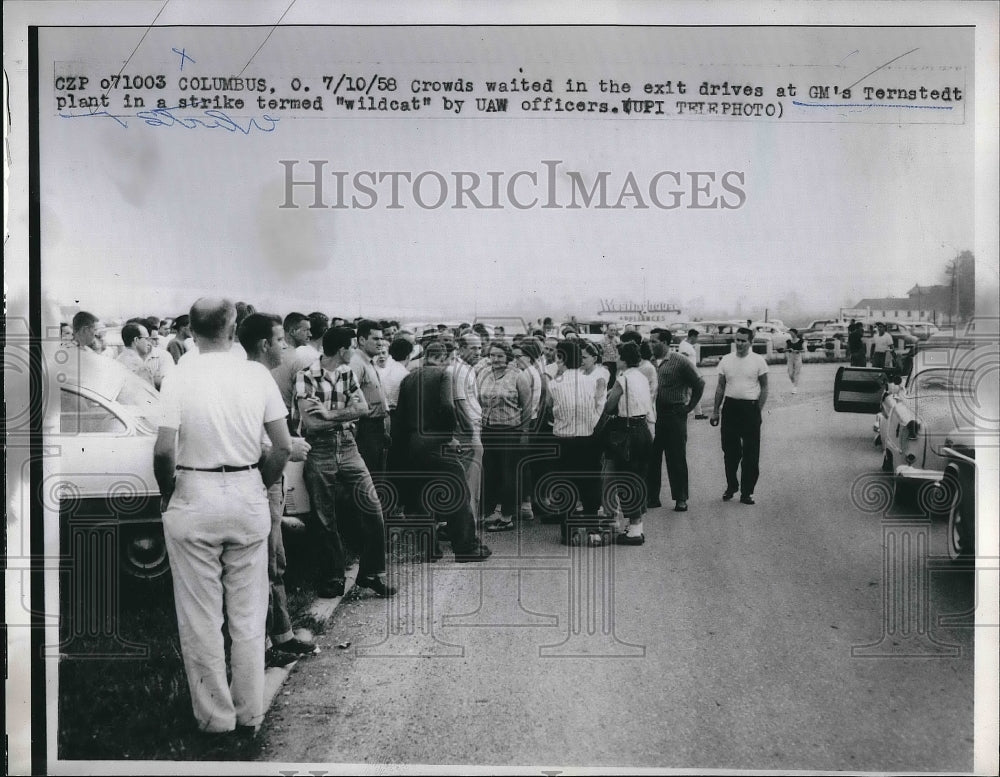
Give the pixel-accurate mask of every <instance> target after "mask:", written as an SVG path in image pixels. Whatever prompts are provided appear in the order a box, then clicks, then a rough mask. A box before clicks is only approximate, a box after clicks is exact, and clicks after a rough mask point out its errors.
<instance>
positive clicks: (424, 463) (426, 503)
mask: <svg viewBox="0 0 1000 777" xmlns="http://www.w3.org/2000/svg"><path fill="white" fill-rule="evenodd" d="M446 442H447V439H441V440H439V441H431V440H426V439H411V441H410V445H409V446H408V449H407V451H408V459H409V461H408V462H407V464H408V466H409V468H410V470H409V472H408V473H407V474H408V477H407V478H406V479H405V481H401V482H404V483H405V486H404V488H403V493H404V500H405V502H406V517H407V519H414V518H416V519H420V518H430V517H433V518H434V519H435V521H436V522H438V523H442V522H443V523H447V524H448V541H449V542H450V543H451V547H452V550H454V551H455V553H458V554H461V553H463V552H465V551H467V550H469V549H470V548H472V547H474V546H475V538H476V525H475V522H474V519H473V517H472V505H471V502H470V497H469V484H468V480H467V478H466V471H465V468H464V467H463V466H462V460H461V457H460V456H459V455H458V454H456V453H451V452H450V451H449V450H448V449H447V448H446V447H444V445H445V443H446Z"/></svg>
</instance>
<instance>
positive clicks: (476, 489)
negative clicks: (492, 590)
mask: <svg viewBox="0 0 1000 777" xmlns="http://www.w3.org/2000/svg"><path fill="white" fill-rule="evenodd" d="M545 323H549V322H548V321H546V322H545ZM100 328H101V327H100V322H99V320H98V319H97V317H96V316H94V315H92V314H90V313H86V312H81V313H78V314H77V315H76V316H75V317H74V318H73V321H72V324H71V326H70V327H69V328H68V330H71V331H66V332H64V337H65V338H66V339H67V340H69V341H71V342H72V343H73V344H75V345H77V346H79V347H83V348H91V349H93V350H96V351H100V350H101V346H100V344H99V343H98V342H97V341H98V340H99V338H98V337H97V336H96V333H97V332H98V331H99V330H100ZM154 333H155V334H154ZM697 336H698V332H697V331H696V330H691V331H690V332H689V333H688V336H687V338H686V339H685V340H684V341H682V342H681V343H679V344H678V348H676V349H674V348H672V347H671V346H672V339H673V337H672V335H671V333H670V332H669V331H668V330H666V329H653V330H652V332H651V333H650V336H649V337H648V339H644V338H643V336H642V335H641V334H640V333H639V332H637V331H635V330H634V329H631V328H629V327H626V328H625V331H622V332H621V333H619V332H618V331H617V327H616V326H614V325H609V326H608V328H607V331H606V332H605V334H604V337H603V339H602V340H601V341H600V342H592V341H590V340H588V339H585V338H583V337H580V336H579V335H578V334H577V332H575V331H574V330H573V328H572V327H565V328H564V329H563V330H562V331H560V332H558V333H557V332H556V331H555V330H554V328H552V327H548V326H545V325H544V324H543V326H541V327H539V328H538V329H535V330H532V331H529V332H524V333H517V334H514V335H513V336H508V335H507V334H506V333H505V332H504V331H503V330H502V329H501V328H499V327H498V328H497V329H496V330H493V331H492V332H491V331H490V329H489V328H487V327H486V326H484V325H482V324H475V325H472V324H462V325H460V326H458V327H455V328H452V327H450V326H445V325H438V326H433V327H428V328H426V329H424V330H423V331H421V332H414V331H409V330H407V329H404V328H401V327H400V325H399V323H398V322H396V321H390V320H372V319H366V318H360V319H354V320H351V321H348V320H347V319H344V318H338V317H333V318H332V319H331V317H328V316H326V315H325V314H323V313H320V312H314V313H310V314H308V315H306V314H303V313H299V312H292V313H288V314H287V315H285V316H284V317H283V318H282V317H278V316H275V315H270V314H263V313H258V312H256V311H255V310H254V308H253V306H252V305H247V304H245V303H237V304H233V303H231V302H230V301H228V300H225V299H219V298H202V299H199V300H198V301H197V302H195V303H194V305H193V306H192V307H191V309H190V311H189V313H187V314H185V315H180V316H177V317H176V318H175V319H173V320H161V319H157V318H155V317H149V318H141V317H140V318H135V319H130V320H129V321H128V322H126V324H125V325H124V326H123V328H122V330H121V339H122V346H123V347H122V351H121V353H120V354H118V355H117V357H116V358H117V360H118V361H120V362H121V363H122V365H123V366H124V367H125V368H126V369H128V370H130V371H132V372H133V373H135V374H136V375H138V376H139V377H141V378H142V379H143V380H147V381H148V382H149V383H151V384H152V385H153V386H155V387H156V388H157V389H158V390H160V393H161V405H162V415H161V419H160V422H159V434H158V437H157V441H156V446H155V451H154V470H155V473H156V478H157V483H158V485H159V488H160V493H161V499H162V503H161V508H162V513H163V526H164V534H165V538H166V541H167V548H168V553H169V557H170V563H171V569H172V571H173V586H174V594H175V601H176V609H177V618H178V625H179V629H180V637H181V645H182V650H183V655H184V663H185V669H186V672H187V676H188V682H189V686H190V688H191V695H192V702H193V707H194V713H195V717H196V719H197V721H198V724H199V726H200V727H201V729H202V730H204V731H207V732H228V731H232V730H240V729H246V730H251V731H252V730H253V729H254V727H256V726H257V725H259V723H260V721H261V719H262V716H263V708H262V704H263V700H262V688H263V672H264V669H265V666H267V665H272V666H273V665H283V664H287V663H289V662H291V661H293V660H295V659H296V658H299V657H301V656H303V655H308V654H311V653H313V652H315V650H316V646H315V644H314V643H313V642H312V641H310V640H305V639H301V638H299V637H296V636H295V633H294V631H293V628H292V622H291V618H290V614H289V612H288V605H287V599H286V595H285V591H284V573H285V566H286V559H285V553H284V548H283V545H282V534H281V517H282V514H283V512H284V487H283V472H284V468H285V465H286V463H287V462H288V461H289V460H291V461H299V462H303V467H304V480H305V485H306V489H307V492H308V495H309V499H310V503H311V510H310V512H309V513H308V514H307V515H306V516H305V519H306V526H307V531H308V532H309V533H310V535H311V538H312V542H310V546H311V547H312V548H313V549H314V550H315V553H316V560H315V569H314V570H312V571H313V574H314V577H315V581H316V590H317V594H318V595H319V596H320V597H325V598H330V597H338V596H342V595H343V594H344V592H345V586H346V582H347V580H346V565H347V552H346V550H345V542H344V536H343V535H344V533H345V532H344V530H345V528H349V529H350V530H351V533H352V535H353V537H354V539H355V543H354V544H356V545H357V546H358V547H357V548H356V550H357V551H358V555H359V562H358V576H357V579H356V584H357V585H358V586H359V587H361V588H364V589H367V590H369V591H371V592H372V593H374V594H375V595H376V596H380V597H391V596H393V595H394V594H395V593H396V590H395V588H394V587H393V586H392V585H391V583H390V581H389V580H387V578H386V556H387V547H386V544H387V533H386V522H387V520H391V521H392V522H396V521H405V522H422V524H423V525H427V526H428V527H430V529H429V537H430V542H429V547H428V558H427V560H428V561H435V560H437V559H439V558H442V557H443V551H442V543H443V542H447V543H448V544H449V545H450V546H451V551H452V553H453V554H454V559H455V561H456V562H459V563H469V562H483V561H486V560H487V559H488V558H489V557H490V555H491V551H490V549H489V547H488V546H487V545H486V544H485V543H484V542H483V541H482V538H483V536H484V533H497V532H506V531H512V530H516V529H517V527H518V525H519V524H520V523H525V522H531V521H534V520H535V519H536V518H537V519H538V520H539V521H542V522H550V523H562V524H564V525H565V524H566V523H567V521H571V520H574V518H575V517H580V516H583V517H585V518H593V519H594V521H595V522H596V521H598V520H599V519H603V520H605V521H611V522H614V523H615V524H616V526H617V530H616V531H615V532H614V534H613V535H612V538H611V541H613V542H615V543H616V544H619V545H623V546H641V545H643V544H644V542H645V528H644V525H643V518H644V515H645V514H646V512H647V510H649V509H651V508H658V507H661V506H662V505H661V502H660V492H661V473H662V468H663V463H664V461H665V463H666V471H667V479H668V482H669V487H670V493H671V497H672V499H673V501H674V510H676V511H678V512H684V511H686V510H687V509H688V500H689V492H688V468H687V452H686V447H687V424H688V418H689V417H690V416H692V415H693V416H694V418H695V419H696V420H701V419H705V418H709V419H710V423H711V424H712V425H713V426H716V425H719V424H720V423H721V426H722V429H721V443H722V448H723V457H724V469H725V477H726V489H725V492H724V494H723V497H722V498H723V499H725V500H729V499H731V498H732V497H733V496H734V495H735V494H736V493H737V492H739V493H740V501H741V502H743V503H744V504H751V505H752V504H754V499H753V493H754V487H755V485H756V481H757V477H758V458H759V452H760V426H761V411H762V409H763V407H764V404H765V403H766V401H767V393H768V385H767V364H766V362H765V360H764V359H763V358H762V357H761V356H759V355H758V354H755V353H753V352H752V350H751V342H752V339H753V332H752V330H750V329H746V328H741V329H740V330H739V332H738V333H737V335H736V338H735V340H736V342H735V351H734V353H731V354H729V355H727V356H725V357H723V358H722V360H721V362H720V364H719V382H718V388H717V390H716V393H715V396H714V398H713V400H712V401H711V405H712V409H711V411H710V413H706V412H705V409H704V407H703V393H704V388H705V381H704V379H703V378H702V377H701V375H700V374H699V370H698V366H697V363H696V356H694V348H693V344H694V343H695V342H696V341H697ZM789 369H790V375H791V365H790V367H789ZM796 383H797V373H796V378H793V385H794V384H796ZM345 495H346V498H345ZM584 523H585V524H586V521H584ZM607 539H608V537H607V535H606V534H604V533H601V532H599V531H593V532H590V533H589V534H587V536H586V540H585V541H586V542H587V543H588V544H592V545H598V544H603V543H604V542H605V541H607ZM224 612H225V621H226V623H227V624H228V632H229V635H230V639H231V648H230V656H231V658H230V661H231V665H232V682H231V683H229V682H228V681H227V679H226V678H227V675H226V659H225V648H224V645H223V636H222V626H223V617H224V616H223V613H224Z"/></svg>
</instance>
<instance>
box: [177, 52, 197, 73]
mask: <svg viewBox="0 0 1000 777" xmlns="http://www.w3.org/2000/svg"><path fill="white" fill-rule="evenodd" d="M170 50H171V51H172V52H174V54H180V57H181V70H184V60H185V59H186V60H187V61H188V62H190V63H191V64H192V65H197V64H198V63H197V62H196V61H195V60H194V59H192V58H191V57H189V56H188V53H187V49H186V48H185V49H181V50H180V51H178V50H177V49H170Z"/></svg>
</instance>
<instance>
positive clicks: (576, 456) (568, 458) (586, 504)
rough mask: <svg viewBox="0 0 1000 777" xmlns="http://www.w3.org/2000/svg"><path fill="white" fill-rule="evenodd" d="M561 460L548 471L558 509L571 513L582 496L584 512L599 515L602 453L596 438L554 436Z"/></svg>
mask: <svg viewBox="0 0 1000 777" xmlns="http://www.w3.org/2000/svg"><path fill="white" fill-rule="evenodd" d="M552 439H553V440H555V442H556V444H557V445H558V446H559V462H558V464H556V465H555V467H554V468H553V469H552V470H550V471H549V475H548V478H547V481H548V483H549V484H550V487H549V489H546V490H549V491H550V494H549V497H550V499H551V501H552V503H553V504H554V505H555V506H556V512H559V513H563V514H567V513H572V512H573V510H574V509H575V507H576V500H577V497H579V499H580V501H581V502H582V503H583V512H584V513H586V514H587V515H596V514H597V508H598V507H600V505H601V454H600V450H599V448H598V446H597V443H596V442H595V441H594V439H593V437H553V438H552Z"/></svg>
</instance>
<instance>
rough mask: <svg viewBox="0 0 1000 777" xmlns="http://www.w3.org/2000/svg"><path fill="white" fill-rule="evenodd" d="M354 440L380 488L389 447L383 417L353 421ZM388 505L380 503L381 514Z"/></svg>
mask: <svg viewBox="0 0 1000 777" xmlns="http://www.w3.org/2000/svg"><path fill="white" fill-rule="evenodd" d="M354 442H355V443H356V444H357V446H358V453H360V454H361V458H362V459H363V460H364V462H365V466H366V467H367V468H368V474H369V475H371V478H372V481H374V482H375V484H376V485H377V486H378V487H379V488H382V483H383V482H384V481H385V479H386V474H385V470H386V463H387V462H386V460H387V458H388V447H389V446H388V445H386V440H385V419H384V418H359V419H358V420H357V421H356V422H355V431H354ZM388 506H389V505H386V504H383V505H382V512H383V515H384V514H385V508H386V507H388Z"/></svg>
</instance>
